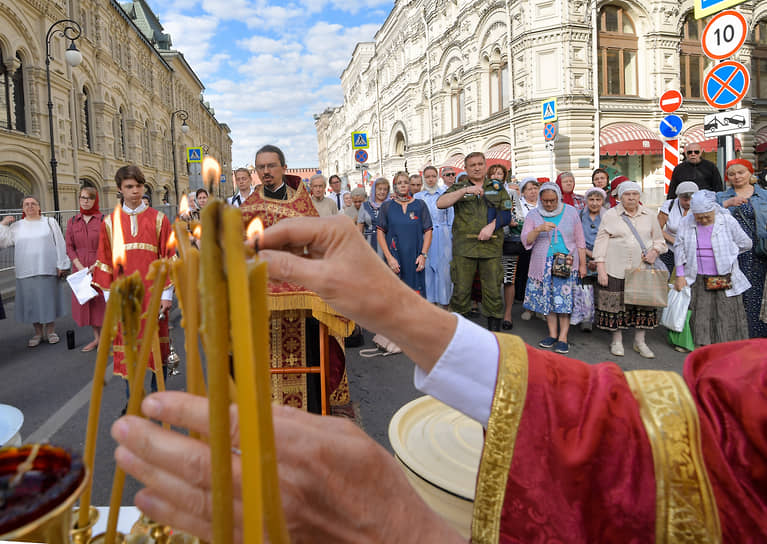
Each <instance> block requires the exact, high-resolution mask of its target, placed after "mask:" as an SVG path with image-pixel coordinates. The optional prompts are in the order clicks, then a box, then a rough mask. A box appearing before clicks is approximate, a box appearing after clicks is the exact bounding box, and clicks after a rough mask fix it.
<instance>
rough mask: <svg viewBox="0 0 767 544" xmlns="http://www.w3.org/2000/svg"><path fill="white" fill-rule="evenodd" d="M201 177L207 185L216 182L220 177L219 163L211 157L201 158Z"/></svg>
mask: <svg viewBox="0 0 767 544" xmlns="http://www.w3.org/2000/svg"><path fill="white" fill-rule="evenodd" d="M202 179H203V180H205V183H207V184H208V185H213V184H214V183H218V180H219V179H221V165H219V164H218V161H217V160H216V159H214V158H213V157H205V158H204V159H202Z"/></svg>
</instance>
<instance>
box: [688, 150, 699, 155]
mask: <svg viewBox="0 0 767 544" xmlns="http://www.w3.org/2000/svg"><path fill="white" fill-rule="evenodd" d="M687 154H688V155H700V149H691V150H690V151H687Z"/></svg>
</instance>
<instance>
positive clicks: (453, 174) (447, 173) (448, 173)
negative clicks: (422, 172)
mask: <svg viewBox="0 0 767 544" xmlns="http://www.w3.org/2000/svg"><path fill="white" fill-rule="evenodd" d="M447 176H455V172H445V173H444V174H442V177H443V178H444V177H447Z"/></svg>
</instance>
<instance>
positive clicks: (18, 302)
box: [0, 196, 70, 348]
mask: <svg viewBox="0 0 767 544" xmlns="http://www.w3.org/2000/svg"><path fill="white" fill-rule="evenodd" d="M21 209H22V210H23V212H24V214H23V216H22V219H21V221H17V222H16V223H15V224H12V223H13V217H11V216H8V217H5V218H4V219H3V220H2V222H0V247H8V246H11V245H13V246H15V247H14V259H15V263H16V299H15V307H16V321H18V322H20V323H32V325H33V326H34V328H35V334H34V335H33V336H32V337H31V338H30V339H29V341H28V342H27V346H28V347H30V348H34V347H36V346H39V345H40V342H41V341H43V340H45V341H47V342H48V343H49V344H55V343H57V342H58V341H59V335H58V334H56V326H55V323H54V321H55V320H56V318H57V317H62V316H64V315H66V314H67V313H68V312H69V307H68V306H69V305H68V304H67V302H68V298H67V297H65V296H62V294H63V293H65V291H63V290H62V289H60V286H59V281H58V280H59V278H62V277H63V276H64V274H65V273H66V271H67V269H69V267H70V262H69V257H67V248H66V245H65V242H64V236H63V235H62V234H61V228H60V227H59V224H58V223H56V221H54V220H53V219H52V218H50V217H43V215H42V214H41V208H40V201H39V200H38V199H37V197H34V196H26V197H24V200H22V202H21ZM66 294H67V295H68V293H66Z"/></svg>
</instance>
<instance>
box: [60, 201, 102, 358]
mask: <svg viewBox="0 0 767 544" xmlns="http://www.w3.org/2000/svg"><path fill="white" fill-rule="evenodd" d="M103 220H104V216H103V215H102V214H101V212H100V211H99V193H98V191H97V190H96V189H94V188H93V187H83V188H82V189H80V213H78V214H77V215H75V216H74V217H73V218H72V219H70V220H69V223H67V235H66V241H67V256H68V257H69V260H70V261H72V266H73V267H74V271H75V272H77V271H79V270H82V269H84V268H88V269H89V270H90V271H91V272H93V268H94V267H95V266H96V253H97V252H98V248H99V233H100V232H101V222H102V221H103ZM105 306H106V304H105V302H104V296H103V295H102V294H101V293H99V294H98V295H96V296H95V297H93V298H92V299H90V300H89V301H88V302H86V303H85V304H80V303H79V302H78V301H77V297H75V296H74V294H73V295H72V317H73V318H74V320H75V323H77V324H78V325H79V326H80V327H86V326H91V327H93V340H92V341H91V342H89V343H88V344H86V345H85V346H84V347H83V348H82V349H81V350H80V351H83V352H89V351H93V350H94V349H96V347H97V346H98V345H99V335H100V334H101V324H102V322H103V321H104V309H105Z"/></svg>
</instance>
